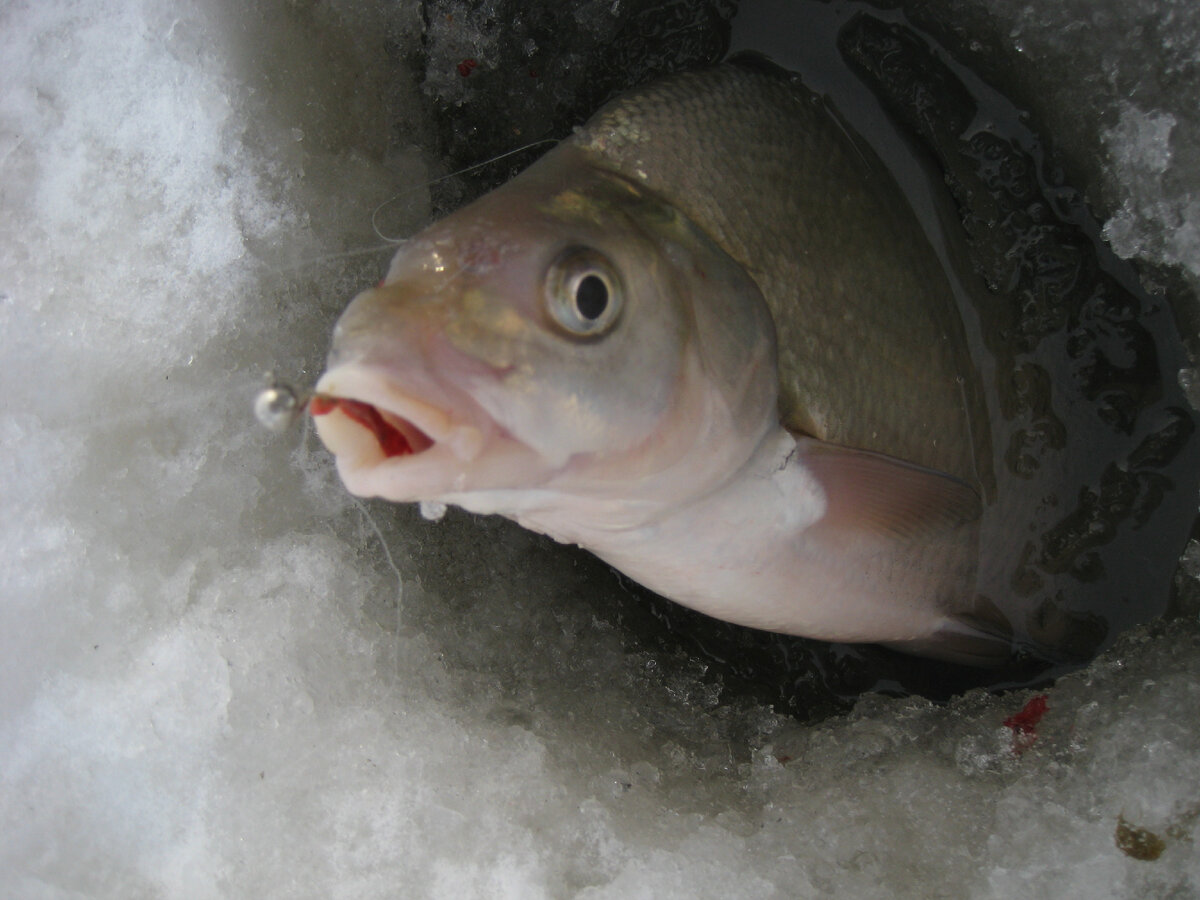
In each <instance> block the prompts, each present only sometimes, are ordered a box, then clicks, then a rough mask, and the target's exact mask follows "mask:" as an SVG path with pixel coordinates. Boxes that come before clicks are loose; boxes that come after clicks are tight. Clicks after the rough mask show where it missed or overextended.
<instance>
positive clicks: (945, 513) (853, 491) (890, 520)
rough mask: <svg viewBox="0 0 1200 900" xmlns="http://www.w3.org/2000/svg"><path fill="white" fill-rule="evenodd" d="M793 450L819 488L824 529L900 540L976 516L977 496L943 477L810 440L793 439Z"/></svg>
mask: <svg viewBox="0 0 1200 900" xmlns="http://www.w3.org/2000/svg"><path fill="white" fill-rule="evenodd" d="M796 446H797V448H798V452H799V453H800V454H801V456H802V460H803V463H804V465H805V466H806V467H807V468H808V469H809V471H811V472H812V473H813V475H815V476H816V478H817V480H818V481H819V482H820V483H821V487H822V488H824V491H825V496H826V502H827V504H828V506H827V510H826V513H825V516H824V518H823V520H822V525H823V526H828V527H830V528H833V529H837V530H842V529H845V530H848V531H852V532H857V533H865V534H869V535H875V536H878V537H881V538H888V539H892V540H898V541H905V540H915V539H919V538H923V537H928V536H930V535H933V534H937V533H939V532H945V531H949V530H953V529H955V528H957V527H958V526H960V525H963V524H965V523H968V522H972V521H974V520H975V519H977V518H978V517H979V513H980V511H981V508H982V506H981V503H980V499H979V494H977V493H976V492H975V491H974V490H973V489H972V488H971V487H970V486H969V485H967V484H965V483H964V482H962V481H959V480H958V479H957V478H954V477H952V476H950V475H946V474H945V473H942V472H935V471H933V470H932V469H925V468H922V467H921V466H915V465H913V464H912V463H907V462H904V461H903V460H899V459H896V458H894V457H891V456H884V455H883V454H881V453H871V452H869V451H866V450H854V449H852V448H849V447H839V446H837V445H836V444H826V443H824V442H822V441H817V440H813V439H812V438H798V439H797V441H796Z"/></svg>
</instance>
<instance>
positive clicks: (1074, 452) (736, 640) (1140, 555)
mask: <svg viewBox="0 0 1200 900" xmlns="http://www.w3.org/2000/svg"><path fill="white" fill-rule="evenodd" d="M584 6H590V5H589V4H584ZM660 6H661V5H660ZM667 6H668V7H670V11H671V15H670V16H665V15H662V16H658V17H655V15H654V8H655V5H654V4H645V3H642V4H629V5H627V6H626V7H625V9H626V10H627V12H626V13H625V14H624V18H618V19H617V20H616V21H615V24H613V23H611V22H610V23H609V26H608V27H610V28H616V29H617V32H619V33H620V34H622V35H624V37H625V40H624V41H623V42H621V44H620V46H621V51H620V53H615V52H611V53H605V52H603V50H601V52H598V53H597V52H595V51H594V49H593V52H591V53H590V54H589V53H588V51H587V48H586V47H584V46H582V45H581V42H583V41H586V40H589V39H590V40H593V41H594V40H595V39H596V33H595V32H594V31H593V32H588V31H587V29H586V27H585V26H586V22H584V25H583V26H580V24H579V21H577V20H576V19H578V17H576V19H573V20H572V22H573V23H574V26H573V25H572V22H567V21H566V20H563V21H560V18H561V16H560V17H559V18H555V16H557V15H558V14H556V13H554V14H552V13H550V12H545V11H542V12H530V13H529V14H528V16H527V17H526V18H524V19H520V21H519V22H517V23H516V24H514V25H512V27H513V28H515V29H516V30H517V32H519V33H517V34H515V37H514V39H513V40H512V41H507V42H505V41H501V42H500V44H501V45H503V46H509V47H528V46H536V48H537V50H536V54H538V55H537V56H536V60H535V61H534V62H533V63H530V60H528V59H522V58H520V57H519V55H517V56H514V57H513V58H512V59H509V60H508V62H507V63H504V64H503V65H500V66H496V67H489V71H490V72H491V73H492V74H491V75H489V78H490V79H491V80H490V81H482V80H479V79H476V81H474V82H471V81H470V79H471V78H475V77H476V76H475V75H473V74H472V75H469V76H465V77H463V81H462V82H461V83H456V82H453V81H450V82H448V81H446V79H445V78H444V74H445V73H444V72H442V70H443V69H445V68H446V67H447V66H449V65H450V64H451V63H453V61H454V58H455V55H456V53H457V52H458V51H457V50H456V49H455V48H454V47H453V46H449V47H448V46H446V45H445V44H438V38H437V36H436V35H433V36H431V38H430V43H429V46H428V47H427V54H428V56H427V60H426V62H427V67H428V70H429V71H431V72H434V74H435V75H436V77H433V76H431V78H430V82H429V85H428V87H427V93H428V95H429V96H430V99H431V103H433V104H434V106H435V108H436V109H437V110H438V111H439V115H440V116H441V120H442V121H443V122H444V125H445V137H444V140H445V144H446V149H447V152H448V153H449V155H450V157H451V158H452V159H453V161H454V163H455V164H456V165H466V164H469V163H472V162H475V161H477V160H479V159H482V158H486V157H487V156H489V155H491V154H495V153H499V152H503V151H505V150H509V149H511V148H512V146H513V145H514V143H516V142H517V141H518V140H526V139H530V140H532V139H535V138H539V137H545V136H554V137H561V136H563V135H564V134H565V133H567V131H568V130H569V126H570V124H574V123H577V122H579V121H582V120H583V119H584V118H586V116H587V115H588V114H589V113H590V112H591V111H592V109H594V107H595V106H597V105H599V103H600V102H602V101H603V100H604V99H606V97H607V96H609V95H611V94H613V93H616V92H619V91H620V90H621V89H622V88H624V87H626V86H628V84H629V83H633V82H637V81H641V80H644V78H645V77H648V76H651V75H654V74H659V73H661V72H665V71H669V70H671V69H676V68H685V67H687V66H690V65H696V64H702V63H704V62H707V61H711V60H713V59H715V58H717V57H718V56H719V55H720V54H721V53H722V52H724V50H725V49H726V47H727V46H728V45H729V44H730V43H731V44H732V48H733V49H734V50H754V51H758V52H762V53H765V54H767V55H768V56H770V57H771V58H772V59H774V60H775V61H776V62H777V63H779V64H780V65H782V66H784V67H786V68H788V69H790V70H792V71H795V72H797V73H799V75H800V77H801V80H802V81H803V82H804V83H805V84H806V85H807V86H808V87H810V88H811V89H813V90H815V91H817V92H818V93H821V94H824V95H826V96H827V97H828V99H829V103H830V105H831V107H833V108H835V109H836V110H837V113H838V115H839V116H840V117H842V118H843V119H844V120H845V121H846V122H848V123H849V125H850V126H851V127H852V128H853V129H855V130H856V131H858V132H859V133H860V134H861V135H862V136H863V137H864V139H865V140H867V141H868V142H869V143H870V144H871V145H872V146H873V147H874V149H875V150H876V152H877V153H878V154H879V155H880V157H881V158H882V159H884V161H885V162H886V163H887V165H888V166H889V168H890V169H891V170H892V171H893V174H894V175H895V176H896V178H897V181H898V182H899V183H900V184H901V186H902V188H903V190H904V191H905V193H906V195H907V196H908V197H909V200H910V202H911V203H912V205H913V207H914V209H915V210H916V211H917V213H918V216H919V217H920V218H921V220H922V222H923V225H924V227H925V228H926V231H927V233H928V234H929V236H930V239H931V242H932V243H933V244H934V246H935V247H936V248H937V249H938V252H939V255H940V256H941V258H942V260H943V264H944V265H945V266H946V268H947V271H948V273H949V274H950V275H951V279H952V281H953V282H954V283H955V284H956V288H957V294H958V296H959V300H960V304H961V308H962V312H963V318H964V321H965V323H966V326H967V331H968V336H969V341H970V342H971V345H972V348H971V349H972V353H973V355H974V357H975V359H976V361H977V364H978V366H979V369H980V372H981V374H982V377H983V379H984V382H985V388H986V392H987V394H988V402H989V407H990V410H991V413H992V416H991V418H992V421H991V437H992V444H993V450H994V471H995V476H996V485H995V488H996V490H995V501H994V503H993V504H992V506H991V508H990V509H989V513H988V516H989V519H988V521H987V522H986V523H985V537H984V540H985V542H987V546H988V547H989V548H994V547H996V546H1002V550H1001V551H1000V552H995V553H992V554H991V556H992V557H994V558H995V559H998V560H1001V561H1002V565H999V566H997V567H995V568H994V569H993V570H992V571H990V572H989V573H987V581H986V584H985V585H984V590H985V592H986V593H987V596H988V597H989V598H990V599H992V600H993V601H994V603H995V604H996V605H997V606H998V607H999V608H1000V609H1001V610H1002V611H1003V612H1004V613H1005V614H1006V615H1007V616H1008V618H1009V619H1010V620H1011V621H1012V623H1013V626H1014V631H1015V632H1016V635H1017V637H1018V639H1019V641H1020V642H1021V643H1023V645H1024V646H1025V648H1026V649H1025V652H1024V653H1023V655H1022V656H1021V657H1020V658H1019V659H1018V660H1017V661H1016V662H1014V664H1013V665H1012V666H1010V667H1008V668H1007V669H1004V670H1002V671H980V670H970V669H963V668H960V667H955V666H951V665H948V664H941V663H933V662H929V661H924V660H919V659H915V658H912V657H906V656H901V655H899V654H895V653H891V652H889V651H886V650H882V649H880V648H874V647H846V646H836V645H828V644H823V643H820V642H814V641H806V640H803V639H797V638H790V637H783V636H779V635H771V634H766V633H762V632H757V631H753V630H750V629H744V628H740V627H737V626H731V625H726V624H724V623H720V622H716V621H714V620H712V619H709V618H707V617H705V616H702V615H700V614H698V613H694V612H692V611H690V610H687V609H684V608H682V607H679V606H677V605H676V604H673V603H670V602H669V601H665V600H662V599H661V598H657V597H655V596H654V595H653V594H651V593H650V592H648V591H645V590H644V589H642V588H640V587H639V586H637V585H636V584H633V583H631V582H629V581H628V580H627V579H624V578H623V577H621V576H620V575H618V574H616V573H614V572H612V570H610V569H608V567H606V566H604V565H603V564H601V563H599V562H598V561H596V560H594V559H592V558H591V557H588V556H586V555H584V554H578V553H575V552H574V551H569V550H566V549H562V550H560V551H551V550H547V551H546V552H548V553H549V552H559V553H561V554H568V555H570V556H571V558H572V562H571V565H572V568H573V571H574V572H576V573H577V575H578V577H579V578H580V579H583V580H585V581H586V582H587V583H588V584H589V585H590V586H592V587H593V588H596V589H595V590H588V591H586V592H585V593H586V595H587V596H586V599H585V600H584V602H586V603H590V604H592V605H593V607H594V614H595V615H596V616H597V617H598V618H600V619H603V620H605V621H609V622H612V623H613V624H614V625H615V626H616V627H619V628H620V629H622V631H623V633H624V634H625V635H626V639H627V641H628V644H629V646H630V647H631V648H634V649H636V648H647V649H649V650H652V651H654V652H659V653H663V654H667V655H670V654H678V653H679V652H680V651H683V652H685V653H686V654H687V655H689V656H690V657H692V658H694V659H697V660H701V661H702V662H703V664H704V666H705V667H706V668H707V675H706V677H707V678H710V679H711V680H713V681H714V682H717V683H719V684H720V685H722V687H723V690H724V691H725V692H726V696H730V695H745V696H751V697H754V698H755V699H759V700H763V701H766V702H770V703H774V704H775V705H776V707H777V708H780V709H786V710H789V711H791V712H792V713H794V714H796V715H797V716H800V717H802V718H817V717H820V716H822V715H825V714H828V713H829V712H831V711H835V710H837V709H839V708H841V707H842V706H843V705H844V704H845V703H846V702H847V700H848V698H852V697H854V696H855V695H857V694H858V693H861V692H862V691H866V690H871V689H874V690H886V691H891V692H896V693H903V692H918V693H923V694H926V695H928V696H932V697H945V696H948V695H950V694H952V693H955V692H958V691H961V690H964V689H966V688H969V687H973V686H978V685H986V686H992V687H1009V686H1014V685H1023V684H1034V683H1039V682H1042V681H1046V680H1048V679H1051V678H1053V677H1054V676H1055V675H1056V674H1058V673H1061V672H1062V671H1065V670H1067V669H1069V668H1071V667H1074V666H1077V665H1079V664H1081V663H1083V662H1086V660H1087V659H1089V658H1090V657H1091V656H1092V655H1094V653H1095V652H1097V651H1099V650H1100V649H1103V648H1104V647H1105V646H1107V645H1108V644H1109V643H1111V641H1112V640H1113V639H1114V637H1115V636H1116V635H1117V634H1118V633H1119V632H1120V631H1121V630H1123V629H1125V628H1127V627H1128V626H1130V625H1131V624H1133V623H1136V622H1140V621H1145V620H1148V619H1150V618H1153V617H1155V616H1158V615H1160V614H1162V613H1163V612H1164V610H1165V609H1166V608H1167V605H1168V602H1169V599H1170V593H1171V581H1172V575H1173V572H1174V569H1175V565H1176V561H1177V560H1178V558H1179V555H1180V552H1181V551H1182V549H1183V546H1184V544H1185V542H1186V540H1187V538H1188V534H1189V531H1190V530H1191V528H1192V527H1193V524H1194V521H1193V520H1194V518H1195V498H1196V496H1197V486H1198V482H1200V440H1197V439H1196V437H1195V435H1194V432H1195V430H1196V428H1195V425H1196V423H1195V417H1194V412H1193V411H1192V410H1191V409H1190V407H1189V406H1188V405H1187V403H1186V401H1185V399H1184V397H1183V394H1182V391H1181V389H1180V388H1179V385H1178V383H1177V372H1178V370H1179V369H1180V368H1181V367H1182V366H1184V365H1185V364H1186V360H1185V356H1184V353H1183V348H1182V345H1181V342H1180V340H1179V337H1178V335H1177V334H1176V332H1175V328H1174V324H1173V321H1172V317H1171V315H1170V310H1169V309H1168V307H1167V305H1166V303H1165V302H1164V301H1163V300H1162V299H1159V298H1155V297H1151V296H1149V295H1148V294H1146V293H1145V292H1144V291H1143V290H1142V289H1141V288H1140V286H1139V285H1138V282H1137V279H1136V278H1135V277H1134V275H1133V273H1132V271H1131V270H1130V269H1129V268H1128V267H1127V266H1125V265H1123V264H1122V263H1121V262H1120V261H1119V260H1117V259H1115V258H1114V257H1113V256H1112V255H1111V253H1109V252H1107V250H1106V249H1105V248H1104V246H1103V245H1102V244H1101V243H1100V241H1099V240H1098V230H1097V228H1096V225H1095V223H1094V222H1093V221H1092V220H1091V218H1090V217H1089V216H1088V214H1087V211H1086V209H1085V208H1084V207H1083V205H1082V204H1081V202H1080V201H1079V200H1078V198H1077V197H1076V196H1075V194H1074V192H1073V191H1071V189H1070V187H1069V186H1068V185H1065V184H1062V183H1061V178H1060V177H1059V176H1058V175H1057V174H1056V173H1055V172H1053V171H1050V170H1049V169H1048V167H1047V165H1046V163H1045V160H1046V158H1047V154H1046V152H1045V142H1044V141H1043V139H1041V138H1039V136H1037V135H1035V134H1033V133H1032V132H1031V131H1030V130H1029V129H1028V127H1027V126H1026V125H1025V123H1024V120H1023V116H1022V115H1021V113H1020V111H1019V110H1017V109H1016V108H1015V107H1014V106H1013V105H1012V104H1011V103H1009V102H1008V101H1007V100H1006V99H1005V98H1004V97H1001V96H999V95H998V94H997V93H996V92H994V91H992V90H991V89H989V88H988V87H987V85H985V84H984V83H983V82H982V81H980V79H978V78H977V77H975V76H974V75H973V74H972V73H971V72H970V71H968V70H966V69H964V68H962V67H961V66H958V65H956V64H955V63H954V62H953V60H952V58H951V57H950V56H949V54H948V53H947V52H945V50H944V49H943V48H940V47H938V46H937V45H936V44H935V43H934V42H933V41H932V40H931V39H929V38H928V37H927V36H925V35H922V34H921V33H920V32H918V31H917V30H916V29H913V28H911V27H910V26H909V25H908V24H907V23H906V22H905V21H904V18H903V16H902V14H901V13H900V12H898V11H886V12H885V11H879V10H875V9H874V8H872V7H869V6H866V5H864V4H861V3H820V2H815V0H814V2H805V0H799V2H798V0H773V2H772V0H745V2H743V3H742V4H741V6H740V10H739V12H738V14H737V16H735V17H734V18H733V19H732V31H731V32H730V30H729V27H728V23H729V16H730V14H731V13H732V9H733V7H732V5H731V4H729V3H707V4H706V3H699V2H687V3H676V4H667ZM443 14H444V13H443V12H442V11H441V10H440V9H439V7H438V5H437V4H435V3H430V4H427V15H432V16H435V17H436V16H437V15H443ZM583 18H584V19H586V16H584V17H583ZM606 21H607V20H606ZM576 26H577V30H575V31H572V30H570V29H571V28H572V27H576ZM480 27H488V28H495V29H501V28H504V27H506V26H505V24H504V22H503V21H502V17H501V18H498V19H496V20H495V21H492V22H490V23H487V22H485V23H483V25H482V26H480ZM555 29H559V31H558V33H557V35H556V34H555ZM531 37H532V38H534V40H533V42H532V44H530V43H529V39H530V38H531ZM610 37H611V36H610ZM515 38H521V40H516V39H515ZM513 52H515V51H513ZM531 59H532V57H531ZM505 65H507V66H508V76H509V77H508V79H507V80H506V79H505V77H504V71H505V68H504V67H505ZM531 66H532V67H533V69H534V71H535V73H536V74H535V75H530V74H529V73H528V72H527V71H526V70H525V68H522V67H526V68H529V67H531ZM547 74H552V75H553V76H554V77H553V78H552V79H550V80H543V79H544V76H546V75H547ZM518 76H519V77H518ZM506 104H507V105H508V106H506ZM512 165H513V162H512V161H511V160H509V161H507V162H506V163H505V166H503V167H501V169H500V170H498V171H493V172H484V173H482V174H481V175H480V174H477V175H475V176H473V179H474V180H473V181H472V182H471V183H470V184H468V185H466V186H464V187H463V188H462V190H461V194H460V195H459V196H454V197H448V198H446V199H445V204H446V205H447V206H450V205H457V203H459V202H461V201H462V200H463V199H465V197H467V196H470V195H473V194H477V193H479V192H480V191H482V190H484V189H487V188H489V187H492V186H495V184H498V183H500V182H502V181H504V180H506V179H507V178H508V177H509V176H510V175H511V168H512ZM435 545H436V541H435V542H432V543H431V544H430V546H431V547H434V546H435ZM441 552H442V551H440V550H430V553H433V554H434V555H435V556H436V555H437V554H439V553H441ZM417 555H418V556H419V555H420V552H419V551H418V552H417ZM418 562H419V561H418ZM452 590H453V588H452V586H451V585H449V584H447V587H446V591H452Z"/></svg>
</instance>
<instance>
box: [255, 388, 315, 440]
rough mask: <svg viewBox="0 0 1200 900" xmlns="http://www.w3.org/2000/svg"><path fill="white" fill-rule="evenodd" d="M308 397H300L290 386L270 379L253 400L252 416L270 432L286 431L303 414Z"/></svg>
mask: <svg viewBox="0 0 1200 900" xmlns="http://www.w3.org/2000/svg"><path fill="white" fill-rule="evenodd" d="M307 403H308V395H307V394H304V395H300V394H298V393H297V392H296V389H295V388H293V387H292V386H291V385H290V384H287V383H285V382H282V381H275V380H273V379H270V383H269V384H268V385H267V387H265V388H263V389H262V390H261V391H259V392H258V396H257V397H255V398H254V416H255V418H257V419H258V421H259V422H260V423H261V424H262V425H263V426H265V427H267V428H269V429H271V431H277V432H282V431H287V430H288V429H289V428H291V427H292V425H293V424H295V422H296V420H297V419H299V418H300V416H301V415H302V414H303V413H304V407H305V406H306V405H307Z"/></svg>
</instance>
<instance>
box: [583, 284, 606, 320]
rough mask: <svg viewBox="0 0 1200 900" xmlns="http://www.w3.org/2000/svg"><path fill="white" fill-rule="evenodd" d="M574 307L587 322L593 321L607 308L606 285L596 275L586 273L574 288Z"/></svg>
mask: <svg viewBox="0 0 1200 900" xmlns="http://www.w3.org/2000/svg"><path fill="white" fill-rule="evenodd" d="M575 308H576V309H578V310H579V314H580V315H581V316H583V317H584V318H585V319H587V320H588V321H589V322H594V321H596V319H598V318H600V316H601V315H603V314H604V310H606V309H607V308H608V285H606V284H605V283H604V279H603V278H600V277H599V276H597V275H587V276H585V277H584V278H583V279H581V280H580V282H579V284H578V286H576V288H575Z"/></svg>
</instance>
